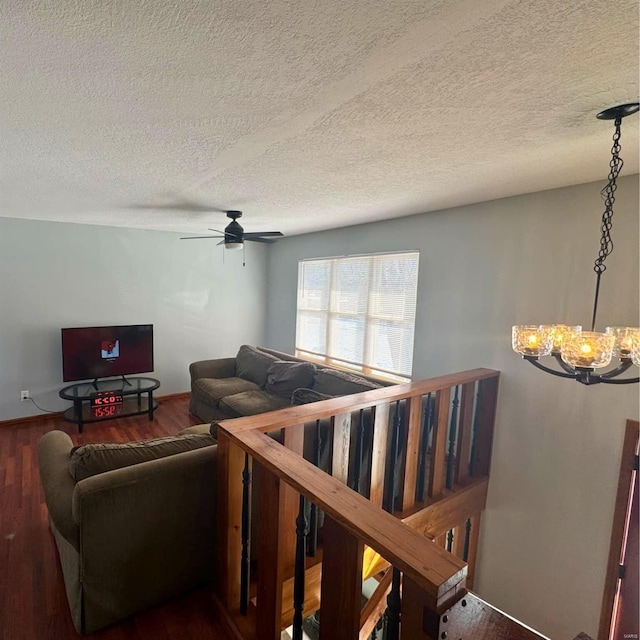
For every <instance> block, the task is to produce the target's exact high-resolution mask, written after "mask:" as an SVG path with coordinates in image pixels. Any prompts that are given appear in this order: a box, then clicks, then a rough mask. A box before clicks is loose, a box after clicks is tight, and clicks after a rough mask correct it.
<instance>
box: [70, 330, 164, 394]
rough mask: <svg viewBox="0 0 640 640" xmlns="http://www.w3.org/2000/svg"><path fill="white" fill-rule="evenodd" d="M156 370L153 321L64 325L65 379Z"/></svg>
mask: <svg viewBox="0 0 640 640" xmlns="http://www.w3.org/2000/svg"><path fill="white" fill-rule="evenodd" d="M149 371H153V325H152V324H133V325H125V326H117V327H79V328H75V329H62V379H63V380H64V381H65V382H71V381H74V380H89V379H93V378H109V377H112V376H125V375H129V374H134V373H146V372H149Z"/></svg>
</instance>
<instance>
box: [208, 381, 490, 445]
mask: <svg viewBox="0 0 640 640" xmlns="http://www.w3.org/2000/svg"><path fill="white" fill-rule="evenodd" d="M499 375H500V374H499V372H498V371H495V370H493V369H470V370H469V371H462V372H460V373H452V374H448V375H444V376H437V377H435V378H428V379H426V380H420V381H418V382H407V383H406V384H398V385H392V386H389V387H380V389H373V390H372V391H363V392H362V393H357V394H354V395H348V396H340V397H338V398H331V399H329V400H321V401H319V402H311V403H309V404H301V405H297V406H294V407H287V408H286V409H279V410H278V411H270V412H268V413H260V414H258V415H255V416H245V417H243V418H233V419H232V420H221V421H220V422H218V426H219V427H222V428H223V429H224V430H227V431H232V432H233V433H235V434H239V433H240V432H242V431H262V432H265V431H275V430H276V429H284V428H286V427H293V426H297V425H301V424H303V423H305V422H309V421H312V420H321V419H322V418H329V417H331V416H335V415H338V414H341V413H345V412H348V413H351V412H354V411H359V410H360V409H367V408H369V407H371V406H373V405H375V404H380V403H382V402H395V401H396V400H405V399H406V398H410V397H411V396H424V395H426V394H428V393H433V392H436V391H441V390H443V389H449V388H451V387H454V386H456V385H459V384H462V385H464V384H467V383H469V382H476V381H479V380H485V379H487V378H495V377H497V376H499Z"/></svg>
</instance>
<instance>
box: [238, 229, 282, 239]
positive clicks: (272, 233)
mask: <svg viewBox="0 0 640 640" xmlns="http://www.w3.org/2000/svg"><path fill="white" fill-rule="evenodd" d="M261 236H277V237H283V236H282V234H281V233H280V232H279V231H255V232H253V233H245V234H244V237H245V238H260V237H261Z"/></svg>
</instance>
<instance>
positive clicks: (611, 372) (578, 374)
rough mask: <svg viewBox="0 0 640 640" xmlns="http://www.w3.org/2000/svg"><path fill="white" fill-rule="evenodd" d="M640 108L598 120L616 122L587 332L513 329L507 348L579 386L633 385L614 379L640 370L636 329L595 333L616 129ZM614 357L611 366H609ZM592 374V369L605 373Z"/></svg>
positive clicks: (616, 110)
mask: <svg viewBox="0 0 640 640" xmlns="http://www.w3.org/2000/svg"><path fill="white" fill-rule="evenodd" d="M639 107H640V104H639V103H637V102H632V103H630V104H622V105H618V106H617V107H611V108H610V109H606V110H605V111H602V112H601V113H599V114H598V115H597V117H598V118H599V119H600V120H614V121H615V132H614V134H613V147H612V148H611V161H610V162H609V178H608V181H607V184H606V186H605V187H604V188H603V189H602V191H601V192H600V195H601V196H602V199H603V200H604V213H603V215H602V225H601V231H602V236H601V238H600V251H599V253H598V257H597V258H596V261H595V265H594V267H593V270H594V271H595V272H596V291H595V297H594V302H593V315H592V317H591V330H590V331H583V330H582V327H581V326H569V325H565V324H546V325H544V324H543V325H516V326H514V327H513V329H512V333H511V346H512V347H513V350H514V351H515V352H516V353H519V354H521V355H522V357H523V358H524V359H525V360H527V361H528V362H530V363H531V364H532V365H533V366H534V367H537V368H538V369H541V370H542V371H546V372H547V373H551V374H553V375H554V376H560V377H561V378H571V379H573V380H577V381H578V382H581V383H582V384H587V385H590V384H598V383H607V384H632V383H636V382H640V378H618V376H619V375H620V374H622V373H624V372H625V371H627V369H629V368H630V367H631V366H633V365H634V364H635V365H636V366H640V328H637V327H607V328H606V329H605V330H604V333H601V332H598V331H596V330H595V326H596V315H597V312H598V295H599V293H600V280H601V278H602V274H603V273H604V272H605V269H606V267H605V265H604V261H605V260H606V258H607V256H608V255H609V254H610V253H611V252H612V251H613V242H612V240H611V228H612V226H613V203H614V202H615V196H616V188H617V186H616V180H617V178H618V175H619V174H620V171H621V169H622V165H623V162H622V158H621V157H620V148H621V147H620V125H621V122H622V118H624V117H625V116H628V115H631V114H632V113H636V112H637V111H638V108H639ZM549 355H550V356H552V357H554V358H555V360H556V362H557V364H558V366H559V367H560V370H558V369H552V368H551V367H547V366H546V365H544V364H541V363H540V362H539V358H540V357H542V356H549ZM614 357H615V358H616V359H617V361H616V362H614V367H613V368H609V369H607V367H610V365H611V362H612V360H613V359H614ZM603 369H604V371H602V372H601V373H596V370H599V371H600V370H603Z"/></svg>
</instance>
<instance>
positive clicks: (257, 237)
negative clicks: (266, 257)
mask: <svg viewBox="0 0 640 640" xmlns="http://www.w3.org/2000/svg"><path fill="white" fill-rule="evenodd" d="M225 213H226V214H227V218H231V222H230V223H229V224H228V225H227V226H226V227H225V229H224V231H219V230H218V229H209V231H215V232H216V233H221V234H222V235H220V236H188V237H185V238H180V240H200V239H203V238H221V240H220V242H218V244H219V245H220V244H223V245H224V248H225V249H232V250H233V249H236V250H237V249H242V248H243V247H244V242H245V240H246V241H248V242H263V243H265V244H273V243H274V242H275V240H274V239H273V238H276V237H282V233H280V232H279V231H261V232H255V233H245V231H244V229H243V228H242V227H241V226H240V223H239V222H238V218H241V217H242V211H226V212H225Z"/></svg>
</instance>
